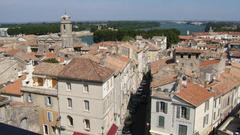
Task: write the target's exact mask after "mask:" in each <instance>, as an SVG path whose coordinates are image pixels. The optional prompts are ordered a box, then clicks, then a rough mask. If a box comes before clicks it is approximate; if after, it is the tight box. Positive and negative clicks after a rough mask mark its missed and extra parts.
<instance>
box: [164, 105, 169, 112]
mask: <svg viewBox="0 0 240 135" xmlns="http://www.w3.org/2000/svg"><path fill="white" fill-rule="evenodd" d="M167 110H168V103H165V108H164V113H166V114H167Z"/></svg>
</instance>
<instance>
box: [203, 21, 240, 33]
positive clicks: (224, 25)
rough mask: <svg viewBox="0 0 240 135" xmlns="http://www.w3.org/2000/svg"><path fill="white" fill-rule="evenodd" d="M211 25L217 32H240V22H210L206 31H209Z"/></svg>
mask: <svg viewBox="0 0 240 135" xmlns="http://www.w3.org/2000/svg"><path fill="white" fill-rule="evenodd" d="M210 27H212V29H213V31H215V32H225V31H235V32H240V23H237V22H209V23H207V25H206V28H205V31H206V32H208V31H209V29H210Z"/></svg>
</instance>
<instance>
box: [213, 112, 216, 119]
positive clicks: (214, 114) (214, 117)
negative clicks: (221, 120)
mask: <svg viewBox="0 0 240 135" xmlns="http://www.w3.org/2000/svg"><path fill="white" fill-rule="evenodd" d="M215 119H216V112H214V113H213V120H215Z"/></svg>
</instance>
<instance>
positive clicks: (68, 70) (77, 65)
mask: <svg viewBox="0 0 240 135" xmlns="http://www.w3.org/2000/svg"><path fill="white" fill-rule="evenodd" d="M113 73H114V72H113V70H111V69H110V68H107V67H104V66H102V65H100V64H99V63H97V62H94V61H92V60H90V59H87V58H74V59H72V61H71V62H70V63H69V64H67V65H66V66H65V67H64V69H63V71H61V72H60V73H59V77H62V78H68V79H76V80H86V81H96V82H105V81H106V80H107V79H108V78H110V77H111V76H112V75H113Z"/></svg>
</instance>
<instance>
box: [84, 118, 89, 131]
mask: <svg viewBox="0 0 240 135" xmlns="http://www.w3.org/2000/svg"><path fill="white" fill-rule="evenodd" d="M83 124H84V125H85V126H84V127H85V130H88V131H89V130H90V121H89V120H87V119H85V120H83Z"/></svg>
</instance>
